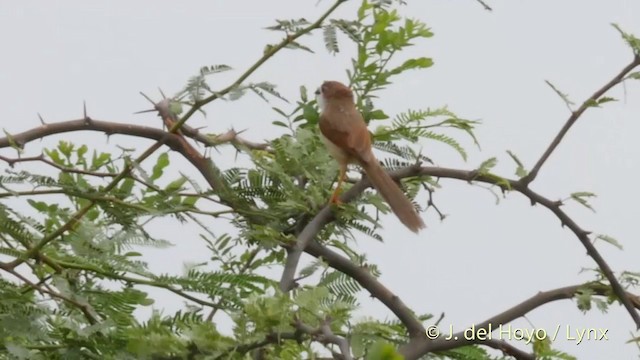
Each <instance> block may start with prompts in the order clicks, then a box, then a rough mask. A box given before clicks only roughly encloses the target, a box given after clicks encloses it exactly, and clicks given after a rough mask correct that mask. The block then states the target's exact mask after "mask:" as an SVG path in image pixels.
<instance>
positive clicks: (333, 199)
mask: <svg viewBox="0 0 640 360" xmlns="http://www.w3.org/2000/svg"><path fill="white" fill-rule="evenodd" d="M346 177H347V165H342V164H340V175H338V186H336V189H335V190H334V191H333V194H332V195H331V200H329V203H331V204H336V205H340V204H342V201H340V199H339V197H340V193H341V192H342V189H341V187H342V183H343V182H344V179H345V178H346Z"/></svg>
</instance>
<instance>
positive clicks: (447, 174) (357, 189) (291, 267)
mask: <svg viewBox="0 0 640 360" xmlns="http://www.w3.org/2000/svg"><path fill="white" fill-rule="evenodd" d="M389 174H390V175H391V177H392V178H394V179H396V180H397V179H403V178H407V177H414V176H432V177H440V178H450V179H458V180H465V181H468V182H472V181H476V182H483V183H488V184H493V185H497V186H500V187H501V188H502V189H503V190H505V191H508V190H515V191H517V192H520V193H521V194H523V195H524V196H526V197H527V198H529V200H530V201H531V203H532V205H535V204H536V203H540V204H542V205H543V206H544V207H546V208H547V209H549V210H551V212H553V213H554V214H555V215H556V217H557V218H558V219H559V220H560V222H561V224H562V225H564V226H567V227H568V228H569V229H570V230H571V231H572V232H573V233H574V234H575V236H576V237H577V238H578V240H580V242H581V243H582V245H583V246H584V247H585V249H586V250H587V254H589V256H591V258H592V259H593V260H594V261H595V262H596V264H597V265H598V267H599V268H600V270H602V273H603V274H604V276H605V277H606V278H607V280H608V281H609V283H610V284H611V288H612V289H613V292H614V294H615V295H616V296H617V297H618V299H619V300H620V302H621V303H622V304H623V305H624V307H625V308H626V309H627V311H628V312H629V314H630V315H631V318H632V319H633V321H634V322H635V323H636V326H638V327H640V316H639V314H638V312H637V311H636V310H635V309H634V306H633V304H632V303H631V301H630V300H629V298H628V297H627V295H626V292H625V290H624V288H623V287H622V285H620V282H619V281H618V280H617V279H616V277H615V275H614V273H613V270H611V267H610V266H609V264H608V263H607V262H606V261H605V260H604V258H603V257H602V255H600V253H599V252H598V250H597V249H596V248H595V246H594V245H593V243H592V242H591V240H590V239H589V232H587V231H585V230H583V229H582V228H581V227H580V226H579V225H578V224H577V223H576V222H575V221H574V220H573V219H572V218H571V217H569V215H567V213H565V212H564V211H563V210H562V209H561V208H560V207H561V205H562V204H561V203H558V202H556V201H552V200H550V199H548V198H546V197H544V196H542V195H540V194H538V193H536V192H535V191H533V190H531V189H530V188H528V187H527V186H526V185H525V184H523V183H522V182H520V181H518V180H509V179H502V178H500V177H498V176H495V175H490V174H484V175H483V174H478V172H477V171H475V170H472V171H466V170H457V169H448V168H442V167H432V166H425V167H420V166H410V167H406V168H403V169H399V170H396V171H392V172H389ZM369 186H370V183H369V181H368V180H367V179H366V178H363V179H362V180H360V181H359V182H358V183H356V184H355V185H354V186H352V187H351V188H350V189H349V190H348V191H347V192H345V193H344V194H343V195H342V196H341V197H340V200H341V201H343V202H345V203H346V202H349V201H351V200H353V199H354V198H355V197H356V196H358V195H359V194H360V193H362V191H364V189H366V188H367V187H369ZM333 218H334V216H333V213H332V212H331V208H330V206H325V208H323V209H322V210H321V211H320V212H319V213H318V214H317V215H316V216H315V217H314V218H313V219H312V220H311V222H309V224H307V226H306V227H305V228H304V230H303V231H302V233H301V234H300V235H299V236H298V238H297V239H296V243H295V244H294V245H293V246H292V247H291V248H290V249H288V252H289V254H288V257H287V261H286V264H285V268H284V270H283V275H282V278H281V281H280V288H281V289H282V290H283V291H287V290H289V289H291V288H293V287H294V286H295V284H294V281H293V279H294V277H295V271H296V270H295V269H296V267H297V263H298V261H299V259H300V256H301V249H302V251H305V250H306V249H307V248H308V247H309V246H311V244H313V239H315V237H316V236H317V234H318V233H319V232H320V230H321V229H322V227H323V226H324V225H326V224H327V223H329V222H330V221H332V220H333ZM307 252H309V251H307ZM309 253H310V254H311V255H313V256H315V255H314V254H313V253H311V252H309ZM347 274H349V275H352V273H347ZM396 315H397V314H396ZM403 323H404V321H403ZM405 325H407V324H406V323H405Z"/></svg>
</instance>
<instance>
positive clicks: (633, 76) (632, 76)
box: [626, 71, 640, 80]
mask: <svg viewBox="0 0 640 360" xmlns="http://www.w3.org/2000/svg"><path fill="white" fill-rule="evenodd" d="M626 78H627V79H634V80H640V71H636V72H632V73H631V74H629V75H627V77H626Z"/></svg>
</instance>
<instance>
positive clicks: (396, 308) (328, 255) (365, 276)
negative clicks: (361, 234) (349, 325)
mask: <svg viewBox="0 0 640 360" xmlns="http://www.w3.org/2000/svg"><path fill="white" fill-rule="evenodd" d="M305 252H307V253H308V254H309V255H311V256H313V257H316V258H322V260H323V261H325V262H327V263H328V264H329V266H331V267H332V268H334V269H336V270H338V271H341V272H343V273H345V274H347V275H349V276H350V277H352V278H353V279H354V280H356V281H357V282H358V283H359V284H360V286H362V287H363V288H365V289H367V291H369V293H370V294H371V296H373V297H375V298H376V299H378V300H380V302H382V303H383V304H384V305H385V306H386V307H387V308H389V310H391V311H392V312H393V313H394V314H395V315H396V316H397V317H398V319H400V321H401V322H402V324H403V325H404V326H405V327H406V328H407V331H408V332H409V336H410V337H411V338H419V339H423V338H424V332H425V328H424V326H422V323H421V322H420V321H419V320H418V319H417V318H416V317H415V315H414V313H413V310H411V309H410V308H409V307H408V306H407V305H406V304H405V303H404V302H403V301H402V299H400V297H398V295H396V294H394V293H393V292H391V290H389V289H388V288H387V287H385V286H384V285H383V284H382V283H381V282H380V281H378V279H377V278H376V277H375V276H373V275H371V273H370V272H369V270H368V269H367V268H365V267H362V266H358V265H356V264H354V263H353V262H352V261H351V260H349V259H348V258H346V257H344V256H342V255H340V254H338V253H336V252H335V251H333V250H331V249H329V248H327V247H325V246H322V245H320V244H319V243H317V242H315V241H312V242H311V243H310V244H309V246H307V248H306V249H305Z"/></svg>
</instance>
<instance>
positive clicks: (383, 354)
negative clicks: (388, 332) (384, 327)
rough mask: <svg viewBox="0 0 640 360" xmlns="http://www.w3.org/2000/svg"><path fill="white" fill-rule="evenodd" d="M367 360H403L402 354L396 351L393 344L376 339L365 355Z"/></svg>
mask: <svg viewBox="0 0 640 360" xmlns="http://www.w3.org/2000/svg"><path fill="white" fill-rule="evenodd" d="M366 359H367V360H404V356H402V355H401V354H399V353H398V351H397V350H396V348H395V346H393V345H391V344H389V343H387V342H384V341H378V342H376V343H375V344H373V346H372V347H371V350H369V353H368V354H367V357H366Z"/></svg>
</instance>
